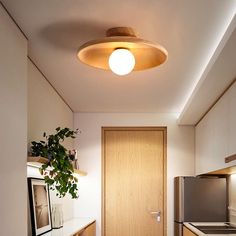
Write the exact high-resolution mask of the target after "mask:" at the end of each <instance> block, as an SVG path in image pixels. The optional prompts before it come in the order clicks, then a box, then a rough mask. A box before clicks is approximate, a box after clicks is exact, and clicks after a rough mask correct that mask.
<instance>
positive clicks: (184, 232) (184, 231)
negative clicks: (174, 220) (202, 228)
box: [183, 226, 197, 236]
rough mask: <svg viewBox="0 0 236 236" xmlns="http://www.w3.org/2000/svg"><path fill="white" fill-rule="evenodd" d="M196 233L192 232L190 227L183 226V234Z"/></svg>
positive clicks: (191, 235) (190, 235) (194, 235)
mask: <svg viewBox="0 0 236 236" xmlns="http://www.w3.org/2000/svg"><path fill="white" fill-rule="evenodd" d="M196 235H197V234H195V233H193V232H192V231H191V230H190V229H188V228H187V227H185V226H184V227H183V236H196Z"/></svg>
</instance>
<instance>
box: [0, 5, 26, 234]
mask: <svg viewBox="0 0 236 236" xmlns="http://www.w3.org/2000/svg"><path fill="white" fill-rule="evenodd" d="M0 22H1V23H0V110H1V115H0V130H1V132H0V150H1V154H0V161H1V164H0V186H1V195H0V200H1V201H0V202H1V204H0V219H1V220H0V235H6V236H7V235H11V236H16V235H27V221H26V219H27V210H26V209H27V186H26V151H27V59H26V58H27V40H26V39H25V38H24V36H23V35H22V34H21V32H20V31H19V29H18V28H17V27H16V25H15V24H14V22H13V21H12V20H11V18H10V17H9V16H8V15H7V13H6V12H5V10H4V9H3V8H2V6H1V5H0Z"/></svg>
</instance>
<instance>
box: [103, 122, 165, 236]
mask: <svg viewBox="0 0 236 236" xmlns="http://www.w3.org/2000/svg"><path fill="white" fill-rule="evenodd" d="M122 130H124V131H138V130H142V131H150V130H152V131H153V130H154V131H155V130H156V131H163V149H164V150H163V158H164V160H163V182H164V183H163V209H164V212H163V214H162V216H163V233H164V235H163V236H166V235H167V127H166V126H140V127H136V126H135V127H132V126H131V127H130V126H121V127H120V126H112V127H111V126H102V163H101V164H102V191H101V194H102V196H101V197H102V204H101V205H102V225H101V226H102V236H105V234H104V233H105V191H104V190H105V168H104V166H105V151H104V150H105V132H106V131H122Z"/></svg>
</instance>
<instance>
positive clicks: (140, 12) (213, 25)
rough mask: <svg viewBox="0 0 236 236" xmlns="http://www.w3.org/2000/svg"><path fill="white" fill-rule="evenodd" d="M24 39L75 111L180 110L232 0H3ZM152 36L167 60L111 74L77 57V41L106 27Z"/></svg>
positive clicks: (99, 33) (225, 25)
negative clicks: (125, 73)
mask: <svg viewBox="0 0 236 236" xmlns="http://www.w3.org/2000/svg"><path fill="white" fill-rule="evenodd" d="M3 3H4V5H5V7H6V8H7V9H8V11H9V12H10V14H11V15H12V16H13V17H14V18H15V20H16V22H17V23H18V24H19V26H20V27H21V28H22V30H23V31H24V33H25V34H26V35H27V37H28V39H29V56H30V57H31V58H32V59H33V61H34V62H35V63H36V64H37V66H38V67H39V68H40V69H41V71H42V72H43V73H44V74H45V75H46V77H47V78H48V80H49V81H50V82H51V84H52V85H53V86H54V87H55V89H56V90H57V91H58V92H59V93H60V94H61V96H62V97H63V98H64V99H65V101H66V102H67V103H68V104H69V105H70V107H71V108H72V109H73V111H75V112H78V111H80V112H177V113H180V112H181V111H182V110H183V107H184V105H185V104H186V102H187V100H188V98H189V97H190V95H191V93H192V91H193V89H194V88H195V86H196V84H197V82H198V81H199V80H200V79H201V76H202V73H203V72H204V69H205V68H206V66H207V64H208V62H209V60H210V59H211V57H212V55H213V54H214V51H215V50H216V48H217V46H218V44H219V43H220V41H221V39H222V37H223V35H224V33H225V32H226V30H227V28H228V26H229V24H230V22H231V20H232V18H233V16H234V14H235V12H236V1H235V0H227V1H222V0H172V1H165V0H149V1H147V0H129V1H128V0H119V1H117V0H93V1H86V0H67V1H65V0H50V1H48V0H40V1H39V0H18V1H16V0H3ZM116 26H131V27H133V28H134V29H135V30H136V31H137V32H138V33H139V36H140V37H141V38H143V39H146V40H149V41H153V42H157V43H160V44H161V45H163V46H164V47H165V48H166V49H167V51H168V53H169V58H168V61H167V62H166V63H165V64H163V65H162V66H160V67H157V68H154V69H150V70H146V71H142V72H132V73H131V74H130V75H128V76H123V77H119V76H116V75H114V74H113V73H112V72H109V71H103V70H100V69H95V68H92V67H89V66H86V65H84V64H82V63H81V62H80V61H78V60H77V58H76V52H77V49H78V47H79V46H80V45H81V44H83V43H84V42H86V41H88V40H93V39H97V38H101V37H103V36H104V34H105V31H106V30H107V29H108V28H110V27H116Z"/></svg>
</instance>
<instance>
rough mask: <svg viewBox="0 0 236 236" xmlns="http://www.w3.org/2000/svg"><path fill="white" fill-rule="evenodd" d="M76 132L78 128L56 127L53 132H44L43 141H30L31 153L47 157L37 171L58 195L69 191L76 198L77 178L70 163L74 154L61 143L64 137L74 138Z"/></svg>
mask: <svg viewBox="0 0 236 236" xmlns="http://www.w3.org/2000/svg"><path fill="white" fill-rule="evenodd" d="M78 132H79V130H78V129H76V130H71V129H69V128H63V129H61V128H60V127H58V128H56V133H55V134H50V135H47V134H46V133H45V132H44V134H43V137H44V138H45V141H39V142H36V141H33V142H31V144H32V145H31V155H32V156H36V157H38V156H41V157H45V158H47V159H48V162H47V163H46V164H43V165H42V167H41V168H40V169H39V171H40V173H41V175H43V176H44V180H45V182H46V183H47V184H48V185H49V187H50V189H51V190H56V191H57V196H59V197H64V196H65V195H66V193H69V194H70V195H71V197H72V198H78V188H77V182H78V179H77V178H76V177H75V176H74V175H73V173H74V169H73V166H72V163H71V162H72V161H73V160H74V158H75V156H74V155H72V154H71V153H70V152H69V151H68V150H67V149H66V148H65V147H64V146H63V145H62V142H63V141H64V140H65V139H66V138H72V139H74V138H75V137H76V135H77V134H78ZM48 167H50V168H48ZM47 168H48V169H47Z"/></svg>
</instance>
